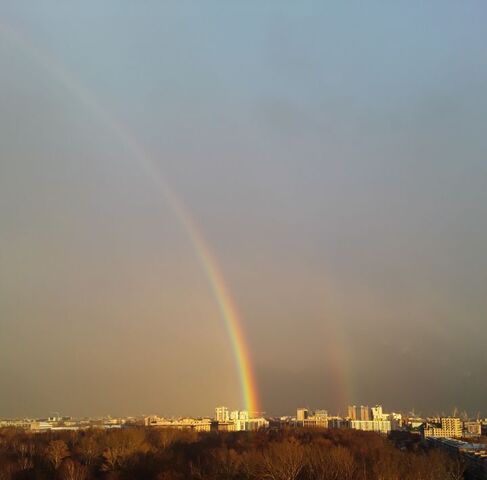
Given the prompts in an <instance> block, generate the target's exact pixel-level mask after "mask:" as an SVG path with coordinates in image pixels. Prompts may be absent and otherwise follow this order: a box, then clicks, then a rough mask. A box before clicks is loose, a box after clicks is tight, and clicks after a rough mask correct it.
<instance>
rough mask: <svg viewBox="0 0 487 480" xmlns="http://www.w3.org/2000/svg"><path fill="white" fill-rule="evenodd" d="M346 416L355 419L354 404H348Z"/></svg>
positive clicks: (355, 410) (355, 409) (355, 408)
mask: <svg viewBox="0 0 487 480" xmlns="http://www.w3.org/2000/svg"><path fill="white" fill-rule="evenodd" d="M348 418H349V419H350V420H357V407H356V406H355V405H349V406H348Z"/></svg>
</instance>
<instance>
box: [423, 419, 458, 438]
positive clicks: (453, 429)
mask: <svg viewBox="0 0 487 480" xmlns="http://www.w3.org/2000/svg"><path fill="white" fill-rule="evenodd" d="M461 436H462V422H461V420H460V419H459V418H456V417H442V418H441V419H440V422H439V423H438V422H431V423H428V422H427V423H425V424H424V427H423V437H424V438H460V437H461Z"/></svg>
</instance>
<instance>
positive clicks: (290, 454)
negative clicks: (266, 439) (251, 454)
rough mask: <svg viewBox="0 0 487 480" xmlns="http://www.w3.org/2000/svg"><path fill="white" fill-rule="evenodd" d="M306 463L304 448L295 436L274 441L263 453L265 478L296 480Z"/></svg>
mask: <svg viewBox="0 0 487 480" xmlns="http://www.w3.org/2000/svg"><path fill="white" fill-rule="evenodd" d="M305 464H306V461H305V455H304V448H303V446H302V445H301V444H300V443H299V442H298V441H297V440H296V439H295V438H290V439H286V440H284V441H283V442H280V443H277V442H272V443H270V444H269V447H268V448H267V449H266V450H265V451H264V452H263V453H262V470H263V472H262V473H263V478H269V479H272V480H295V479H297V478H298V477H299V475H300V473H301V471H302V470H303V468H304V466H305Z"/></svg>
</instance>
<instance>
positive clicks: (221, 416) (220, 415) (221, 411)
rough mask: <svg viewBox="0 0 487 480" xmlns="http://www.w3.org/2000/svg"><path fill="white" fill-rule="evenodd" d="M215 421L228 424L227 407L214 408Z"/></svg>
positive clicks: (228, 414)
mask: <svg viewBox="0 0 487 480" xmlns="http://www.w3.org/2000/svg"><path fill="white" fill-rule="evenodd" d="M215 419H216V421H217V422H228V421H229V420H230V413H229V411H228V408H227V407H216V408H215Z"/></svg>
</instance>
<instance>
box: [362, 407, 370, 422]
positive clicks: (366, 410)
mask: <svg viewBox="0 0 487 480" xmlns="http://www.w3.org/2000/svg"><path fill="white" fill-rule="evenodd" d="M369 412H370V409H369V407H368V406H367V405H360V420H362V421H364V422H366V421H369V420H370V413H369Z"/></svg>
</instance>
